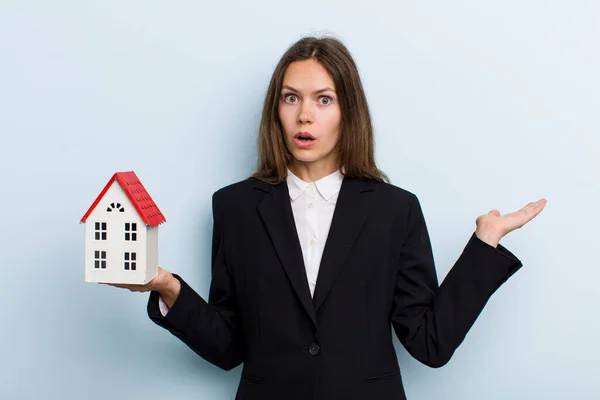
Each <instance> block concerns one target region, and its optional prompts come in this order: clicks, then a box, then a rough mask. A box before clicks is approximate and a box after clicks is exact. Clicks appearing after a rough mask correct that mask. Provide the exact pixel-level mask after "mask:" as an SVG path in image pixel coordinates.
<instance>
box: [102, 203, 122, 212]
mask: <svg viewBox="0 0 600 400" xmlns="http://www.w3.org/2000/svg"><path fill="white" fill-rule="evenodd" d="M113 210H119V212H125V209H124V208H123V206H121V203H110V206H108V207H106V212H113Z"/></svg>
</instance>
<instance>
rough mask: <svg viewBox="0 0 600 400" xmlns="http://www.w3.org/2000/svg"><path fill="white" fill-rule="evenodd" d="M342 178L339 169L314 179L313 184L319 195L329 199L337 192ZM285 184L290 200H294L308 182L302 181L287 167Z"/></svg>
mask: <svg viewBox="0 0 600 400" xmlns="http://www.w3.org/2000/svg"><path fill="white" fill-rule="evenodd" d="M343 180H344V175H342V173H341V171H340V170H337V171H335V172H334V173H332V174H329V175H327V176H324V177H323V178H321V179H319V180H317V181H315V182H314V184H315V186H316V188H317V191H318V192H319V193H320V194H321V196H323V198H324V199H325V200H327V201H329V200H330V199H331V198H332V197H333V196H335V195H336V194H337V193H339V191H340V189H341V187H342V181H343ZM287 185H288V191H289V193H290V198H291V199H292V201H295V200H296V199H297V198H298V196H300V194H302V193H303V192H304V191H305V190H306V188H307V187H308V185H309V183H307V182H304V181H303V180H302V179H300V178H298V177H297V176H296V175H294V174H293V173H292V171H290V170H289V169H288V176H287Z"/></svg>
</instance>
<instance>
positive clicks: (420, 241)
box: [392, 195, 522, 367]
mask: <svg viewBox="0 0 600 400" xmlns="http://www.w3.org/2000/svg"><path fill="white" fill-rule="evenodd" d="M401 229H406V231H407V235H406V240H405V243H404V246H403V248H402V252H401V255H400V259H399V265H398V273H397V279H396V289H395V297H394V304H393V308H392V325H393V327H394V331H395V332H396V335H397V336H398V339H399V340H400V342H401V343H402V344H403V346H404V347H405V348H406V349H407V351H408V352H409V353H410V354H411V355H412V356H413V357H414V358H416V359H417V360H419V361H420V362H422V363H424V364H426V365H428V366H430V367H441V366H443V365H444V364H446V363H447V362H448V361H449V360H450V358H451V357H452V354H453V353H454V351H455V350H456V348H457V347H458V346H459V345H460V344H461V343H462V341H463V340H464V338H465V336H466V334H467V332H468V331H469V329H470V328H471V326H472V325H473V323H474V322H475V320H476V319H477V317H478V316H479V314H480V313H481V311H482V309H483V307H484V306H485V304H486V303H487V301H488V300H489V298H490V297H491V295H492V294H493V293H494V292H495V291H496V290H497V289H498V287H500V285H502V283H504V282H505V281H506V280H507V279H508V278H509V277H510V276H511V275H513V274H514V273H515V272H516V271H517V270H518V269H519V268H520V267H521V266H522V264H521V262H520V261H519V260H518V259H517V258H516V257H515V256H514V255H513V254H512V253H510V252H509V251H508V250H507V249H505V248H504V247H503V246H502V245H500V244H498V246H497V247H494V246H492V245H490V244H488V243H485V242H483V241H482V240H481V239H479V238H478V236H477V235H476V234H473V235H472V236H471V238H470V240H469V242H468V243H467V245H466V247H465V249H464V251H463V252H462V254H461V255H460V257H459V258H458V260H457V261H456V263H455V264H454V266H453V268H452V269H451V270H450V272H449V273H448V275H447V276H446V278H445V279H444V281H443V282H442V284H441V285H440V286H439V287H438V283H437V276H436V272H435V265H434V260H433V253H432V249H431V243H430V239H429V234H428V232H427V227H426V224H425V219H424V217H423V213H422V210H421V207H420V204H419V201H418V199H417V197H416V196H414V195H413V198H412V203H411V206H410V212H409V214H408V219H407V221H406V224H405V225H402V228H401Z"/></svg>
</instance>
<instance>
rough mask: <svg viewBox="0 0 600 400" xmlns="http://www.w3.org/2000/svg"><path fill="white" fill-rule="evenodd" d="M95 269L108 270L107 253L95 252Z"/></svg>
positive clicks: (102, 251)
mask: <svg viewBox="0 0 600 400" xmlns="http://www.w3.org/2000/svg"><path fill="white" fill-rule="evenodd" d="M94 268H102V269H106V251H104V250H96V251H94Z"/></svg>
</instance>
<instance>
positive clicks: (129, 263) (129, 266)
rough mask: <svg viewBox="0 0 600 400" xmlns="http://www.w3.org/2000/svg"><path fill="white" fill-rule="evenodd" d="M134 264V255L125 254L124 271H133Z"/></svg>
mask: <svg viewBox="0 0 600 400" xmlns="http://www.w3.org/2000/svg"><path fill="white" fill-rule="evenodd" d="M135 264H136V257H135V253H125V269H126V270H127V271H135Z"/></svg>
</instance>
